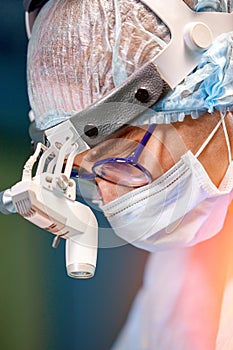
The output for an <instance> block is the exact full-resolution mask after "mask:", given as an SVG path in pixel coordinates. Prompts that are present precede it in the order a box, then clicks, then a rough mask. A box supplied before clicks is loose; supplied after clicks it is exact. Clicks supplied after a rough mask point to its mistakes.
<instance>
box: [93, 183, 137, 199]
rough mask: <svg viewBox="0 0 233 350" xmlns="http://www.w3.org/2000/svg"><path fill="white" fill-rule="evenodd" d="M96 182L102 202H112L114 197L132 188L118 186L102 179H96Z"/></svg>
mask: <svg viewBox="0 0 233 350" xmlns="http://www.w3.org/2000/svg"><path fill="white" fill-rule="evenodd" d="M96 182H97V184H98V187H99V190H100V194H101V197H102V199H103V202H104V204H107V203H109V202H112V201H113V200H114V199H117V198H119V197H121V196H123V195H124V194H126V193H128V192H130V191H132V190H133V189H132V188H129V187H124V186H118V185H116V184H112V183H111V182H108V181H105V180H102V179H96Z"/></svg>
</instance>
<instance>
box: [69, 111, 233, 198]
mask: <svg viewBox="0 0 233 350" xmlns="http://www.w3.org/2000/svg"><path fill="white" fill-rule="evenodd" d="M219 118H220V116H219V114H218V113H217V112H216V113H215V114H214V115H210V114H208V113H206V114H205V115H203V116H202V117H201V118H199V119H197V120H193V119H192V118H191V117H189V116H187V117H186V118H185V120H184V122H182V123H179V122H177V123H173V124H170V125H158V126H157V127H156V129H155V131H154V133H153V135H152V137H151V138H150V140H149V142H148V144H147V145H146V147H145V149H144V151H143V152H142V154H141V156H140V158H139V163H140V164H141V165H142V166H144V168H146V169H147V170H148V171H149V172H150V173H151V175H152V179H153V180H155V179H157V178H158V177H159V176H161V175H162V174H163V173H164V172H166V171H167V170H168V169H170V168H171V167H172V166H173V165H174V164H175V163H176V162H177V161H178V160H179V159H180V157H181V156H182V155H183V154H184V153H185V152H186V151H187V150H191V151H192V152H193V153H194V154H195V153H196V152H197V151H198V149H199V148H200V146H201V145H202V143H203V142H204V141H205V139H206V138H207V137H208V135H209V134H210V133H211V131H212V130H213V129H214V127H215V125H216V124H217V122H218V120H219ZM225 119H226V125H227V130H228V133H229V137H230V139H232V138H233V132H232V130H233V120H232V117H231V115H230V114H229V115H227V116H226V118H225ZM146 129H147V127H146V126H145V127H128V128H127V129H125V130H124V131H123V132H121V133H120V134H118V135H117V136H116V137H114V138H112V139H109V140H108V141H105V142H103V143H102V144H100V145H98V146H96V147H95V148H93V149H91V150H88V151H85V152H83V153H81V154H79V155H77V156H76V158H75V161H74V167H76V168H80V167H81V168H85V169H86V170H87V171H89V172H91V168H92V166H93V164H94V163H95V162H96V161H98V160H100V159H104V158H109V157H127V156H129V155H130V154H132V152H133V151H134V150H135V148H136V146H137V145H138V143H139V142H140V141H141V139H142V137H143V135H144V134H145V131H146ZM199 160H200V161H201V163H202V165H203V166H204V168H205V169H206V171H207V173H208V175H209V177H210V178H211V180H212V182H213V183H214V184H215V185H216V186H218V185H219V184H220V182H221V180H222V178H223V176H224V174H225V172H226V170H227V167H228V157H227V147H226V144H225V138H224V133H223V130H222V127H220V129H219V130H218V131H217V133H216V134H215V136H214V137H213V139H212V140H211V142H210V143H209V144H208V146H207V147H206V148H205V149H204V151H203V152H202V153H201V155H200V156H199ZM96 182H97V184H98V187H99V190H100V193H101V196H102V200H103V203H104V204H106V203H109V202H111V201H113V200H114V199H116V198H119V197H120V196H122V195H123V194H125V193H127V192H130V191H132V190H133V189H132V188H129V187H125V186H122V185H117V184H113V183H111V182H109V181H106V180H103V179H100V178H96Z"/></svg>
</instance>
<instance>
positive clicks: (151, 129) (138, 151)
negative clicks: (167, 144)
mask: <svg viewBox="0 0 233 350" xmlns="http://www.w3.org/2000/svg"><path fill="white" fill-rule="evenodd" d="M156 126H157V125H156V124H151V125H150V126H149V128H148V129H147V131H146V133H145V135H144V136H143V138H142V140H141V142H140V144H139V145H138V147H137V149H136V151H135V152H134V154H133V155H132V157H130V160H131V161H132V162H133V163H135V164H136V163H137V162H138V158H139V157H140V155H141V153H142V151H143V149H144V147H145V146H146V144H147V142H148V141H149V139H150V138H151V135H152V134H153V132H154V130H155V128H156Z"/></svg>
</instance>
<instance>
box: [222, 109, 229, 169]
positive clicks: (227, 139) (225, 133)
mask: <svg viewBox="0 0 233 350" xmlns="http://www.w3.org/2000/svg"><path fill="white" fill-rule="evenodd" d="M226 114H227V112H220V115H221V121H222V126H223V132H224V136H225V140H226V145H227V151H228V161H229V164H230V163H231V161H232V154H231V144H230V140H229V135H228V132H227V127H226V123H225V116H226Z"/></svg>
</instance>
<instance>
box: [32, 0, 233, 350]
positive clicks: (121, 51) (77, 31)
mask: <svg viewBox="0 0 233 350" xmlns="http://www.w3.org/2000/svg"><path fill="white" fill-rule="evenodd" d="M163 1H164V3H165V4H166V6H167V11H168V12H169V11H170V9H169V1H168V0H163ZM180 1H182V0H180ZM44 3H45V4H44V5H43V7H42V8H41V9H40V11H39V14H38V15H37V18H36V20H35V23H34V25H33V29H32V35H31V38H30V41H29V48H28V91H29V99H30V104H31V107H32V111H33V114H34V116H35V121H36V125H37V127H38V128H40V129H47V128H49V127H51V126H53V125H55V124H57V123H59V122H61V121H63V120H65V119H68V118H69V117H70V116H72V115H74V114H75V113H77V112H79V111H81V110H84V109H85V108H87V107H88V106H89V105H91V104H92V103H94V102H96V101H98V100H99V99H100V98H101V97H103V96H104V95H106V94H107V93H109V92H111V90H112V89H114V88H115V87H116V86H119V85H120V84H121V83H123V82H124V81H125V80H126V79H127V78H128V77H129V76H130V75H131V74H132V73H134V72H137V70H138V69H139V68H141V67H142V66H143V65H144V64H146V63H147V62H148V61H150V60H152V59H153V58H154V57H155V56H156V55H158V53H159V52H160V51H161V50H162V49H163V48H165V47H166V45H168V43H169V41H170V40H171V35H170V31H169V28H168V27H167V26H166V25H165V24H164V23H163V22H162V21H161V20H160V19H159V17H158V16H157V15H156V14H155V13H154V12H152V10H150V9H149V8H148V7H147V6H146V5H145V4H144V3H143V1H138V0H106V1H105V0H85V1H83V0H80V1H77V0H49V1H47V2H46V1H44ZM185 3H186V5H187V6H189V8H191V9H193V10H195V11H197V12H219V13H221V12H228V13H230V12H231V11H233V1H232V0H199V1H198V0H185ZM216 25H217V23H216ZM169 64H170V65H171V66H172V64H173V63H172V59H171V61H170V63H169ZM174 74H175V72H174ZM142 90H143V89H142ZM144 92H145V91H144ZM142 93H143V91H142ZM232 107H233V32H228V33H223V34H221V35H219V36H218V37H217V38H215V39H214V41H213V43H212V44H211V45H210V46H209V48H208V49H206V50H203V54H202V56H201V59H200V62H199V64H198V66H197V67H196V68H195V69H194V70H193V71H192V72H191V73H190V74H189V75H188V76H187V77H186V78H185V79H184V80H183V81H182V82H181V83H180V84H179V85H177V86H176V87H175V88H174V89H173V90H172V91H169V92H168V93H166V94H165V95H164V97H163V98H162V99H160V101H159V102H158V103H156V104H155V105H154V106H153V107H152V109H151V110H150V112H151V113H145V114H143V115H142V116H140V117H138V118H137V119H135V120H134V123H132V125H129V126H128V127H127V128H125V129H124V130H123V131H121V132H120V133H119V134H117V135H116V136H114V137H112V138H111V139H109V140H107V141H104V142H102V143H100V144H99V145H97V146H96V147H94V148H92V149H91V150H88V151H85V152H83V153H82V154H79V155H77V156H76V158H75V162H74V170H76V171H79V172H80V173H81V172H83V171H87V172H92V170H93V169H95V182H96V184H97V185H98V193H99V196H100V197H101V204H100V208H101V210H102V211H103V212H104V214H105V216H106V217H107V218H108V220H109V222H110V224H111V226H112V227H113V229H114V231H115V232H116V234H117V235H118V236H120V237H121V238H123V239H124V240H125V241H127V242H129V243H131V244H133V245H135V246H137V247H140V248H142V249H145V250H147V251H149V252H151V254H150V258H149V260H148V264H147V267H146V271H145V278H144V285H143V287H142V288H141V290H140V291H139V293H138V295H137V297H136V300H135V302H134V305H133V307H132V310H131V312H130V315H129V318H128V320H127V322H126V325H125V327H124V328H123V330H122V332H121V334H120V336H119V338H118V339H117V341H116V343H115V344H114V346H113V349H114V350H142V349H146V350H155V349H158V350H171V349H172V350H214V349H218V350H219V349H221V350H223V349H226V350H232V349H233V254H231V251H232V248H233V245H232V243H233V241H232V238H231V235H230V234H229V230H228V225H229V216H232V210H231V208H229V205H230V203H231V200H232V195H233V192H232V190H233V168H232V152H233V115H232V113H231V110H232ZM145 137H146V141H145ZM142 144H143V145H144V147H143V148H142V149H141V151H140V154H139V156H138V159H137V162H136V163H137V166H132V167H128V166H125V163H124V162H123V163H121V164H119V163H118V164H117V165H116V163H114V164H113V163H111V161H109V158H110V159H112V158H114V157H120V158H126V157H129V156H130V155H132V154H133V153H134V154H135V153H136V149H137V150H138V147H141V146H140V145H142ZM105 159H107V160H108V161H107V162H104V160H105ZM121 168H124V169H123V170H124V174H125V176H124V178H123V177H122V172H121V170H122V169H121ZM119 174H120V175H119ZM228 208H229V209H228ZM224 223H225V224H224ZM231 225H232V224H231ZM217 234H218V235H217Z"/></svg>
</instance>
